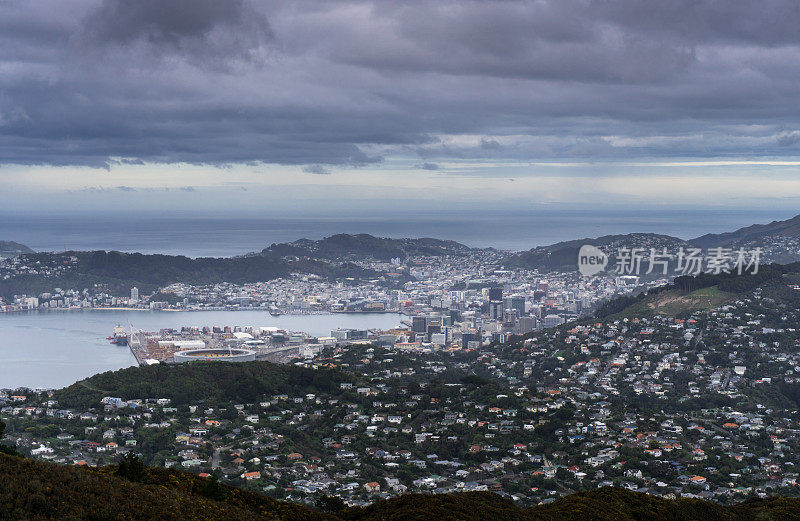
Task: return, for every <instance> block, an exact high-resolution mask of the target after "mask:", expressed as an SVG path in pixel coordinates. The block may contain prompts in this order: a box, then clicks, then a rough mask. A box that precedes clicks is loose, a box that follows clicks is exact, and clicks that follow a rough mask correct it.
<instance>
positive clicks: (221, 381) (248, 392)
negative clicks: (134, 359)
mask: <svg viewBox="0 0 800 521" xmlns="http://www.w3.org/2000/svg"><path fill="white" fill-rule="evenodd" d="M354 381H355V379H354V377H353V376H351V375H349V374H347V373H344V372H342V371H338V370H332V369H318V370H314V369H307V368H304V367H297V366H294V365H286V364H273V363H270V362H249V363H246V364H221V363H217V362H193V363H191V364H180V365H166V364H159V365H150V366H141V367H138V366H137V367H128V368H125V369H119V370H117V371H108V372H105V373H100V374H96V375H94V376H92V377H89V378H87V379H86V380H82V381H81V382H78V383H75V384H72V385H71V386H69V387H66V388H64V389H60V390H58V391H56V392H55V395H54V398H55V399H56V400H58V402H59V404H61V405H64V406H66V407H90V406H96V405H97V404H98V403H99V401H100V399H102V398H103V397H104V396H113V397H118V398H122V399H123V400H131V399H135V398H142V399H146V398H169V399H170V400H172V404H173V405H176V406H177V405H184V404H188V403H196V402H197V401H199V400H204V401H207V402H215V403H230V402H235V403H241V402H253V401H255V400H257V399H258V397H260V396H263V395H265V394H271V395H274V394H290V395H304V394H306V393H323V392H324V393H336V392H339V387H340V385H339V384H340V383H342V382H354Z"/></svg>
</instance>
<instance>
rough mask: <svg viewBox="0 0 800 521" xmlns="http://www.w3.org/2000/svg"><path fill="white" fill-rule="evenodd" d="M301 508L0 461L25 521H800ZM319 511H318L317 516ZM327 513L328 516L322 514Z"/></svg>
mask: <svg viewBox="0 0 800 521" xmlns="http://www.w3.org/2000/svg"><path fill="white" fill-rule="evenodd" d="M320 506H321V507H322V508H323V509H325V511H323V510H322V509H316V508H313V509H312V508H310V507H307V506H301V505H297V504H293V503H287V502H284V501H278V500H275V499H271V498H268V497H266V496H263V495H261V494H259V493H257V492H251V491H247V490H242V489H238V488H235V487H232V486H229V485H225V484H220V483H217V482H215V481H212V480H210V479H208V478H202V477H199V476H196V475H193V474H189V473H185V472H180V471H177V470H172V469H155V468H148V467H141V466H138V465H135V464H130V463H125V464H124V465H122V466H121V467H100V468H83V467H74V466H62V465H56V464H53V463H46V462H40V461H34V460H30V459H23V458H20V457H16V456H7V455H4V454H0V517H2V518H3V519H28V520H66V519H69V520H75V521H78V520H99V519H102V520H109V521H111V520H120V521H122V520H125V521H139V520H142V521H144V520H153V519H158V520H161V521H173V520H174V521H178V520H187V519H193V520H198V521H206V520H208V521H211V520H215V521H225V520H241V519H252V520H298V521H301V520H302V521H315V520H328V521H379V520H380V521H411V520H427V519H436V520H440V521H481V520H516V521H537V520H541V521H568V520H573V519H580V520H587V521H592V520H597V521H612V520H613V521H633V520H637V521H638V520H644V519H646V520H649V521H662V520H664V521H666V520H670V521H681V520H698V521H712V520H726V521H739V520H741V521H751V520H753V519H766V520H772V519H774V520H778V519H781V520H793V519H794V520H797V519H800V499H796V498H777V497H776V498H770V499H764V500H750V501H747V502H744V503H741V504H738V505H735V506H722V505H718V504H715V503H710V502H706V501H702V500H697V499H679V500H667V499H662V498H659V497H655V496H648V495H645V494H640V493H636V492H628V491H624V490H622V489H612V488H601V489H598V490H594V491H590V492H582V493H578V494H573V495H571V496H567V497H565V498H562V499H560V500H558V501H556V502H554V503H552V504H549V505H542V506H536V507H530V508H527V509H522V508H519V507H517V506H515V505H514V504H513V503H512V502H511V501H510V500H508V499H505V498H502V497H500V496H498V495H496V494H493V493H490V492H468V493H462V494H441V495H427V494H426V495H423V494H407V495H403V496H400V497H397V498H393V499H389V500H381V501H378V502H376V503H373V504H372V505H370V506H368V507H352V508H342V505H341V504H340V503H336V502H331V503H328V504H326V503H320ZM326 507H327V508H326ZM331 507H333V508H331Z"/></svg>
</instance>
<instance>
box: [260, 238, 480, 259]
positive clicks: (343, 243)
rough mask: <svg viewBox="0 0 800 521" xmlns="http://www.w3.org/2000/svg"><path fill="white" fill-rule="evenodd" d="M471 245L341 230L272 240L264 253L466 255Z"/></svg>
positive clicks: (329, 256) (392, 256) (320, 256)
mask: <svg viewBox="0 0 800 521" xmlns="http://www.w3.org/2000/svg"><path fill="white" fill-rule="evenodd" d="M469 250H470V248H469V247H468V246H465V245H463V244H460V243H458V242H455V241H446V240H441V239H431V238H421V239H389V238H385V237H374V236H372V235H368V234H366V233H361V234H357V235H351V234H346V233H340V234H337V235H332V236H330V237H325V238H324V239H320V240H317V241H314V240H310V239H300V240H297V241H294V242H290V243H280V244H272V245H271V246H269V247H268V248H264V250H262V251H261V254H262V255H264V256H268V257H286V256H296V257H311V258H317V259H330V260H332V259H344V258H353V259H363V258H372V259H377V260H385V261H388V260H391V259H395V258H400V259H404V258H406V257H409V256H417V255H423V256H442V255H463V254H464V253H466V252H468V251H469Z"/></svg>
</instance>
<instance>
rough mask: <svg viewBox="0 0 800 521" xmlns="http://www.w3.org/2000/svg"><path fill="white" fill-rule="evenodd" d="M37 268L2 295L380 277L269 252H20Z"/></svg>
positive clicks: (2, 283)
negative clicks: (294, 276) (298, 276)
mask: <svg viewBox="0 0 800 521" xmlns="http://www.w3.org/2000/svg"><path fill="white" fill-rule="evenodd" d="M20 261H21V262H23V263H24V264H26V265H30V266H36V267H37V273H28V272H26V273H22V274H18V275H14V276H12V277H10V278H7V279H5V280H0V296H6V297H8V296H10V295H15V294H28V295H36V294H39V293H41V292H45V291H52V289H53V288H54V287H62V288H78V289H80V288H87V287H91V286H92V285H94V284H101V285H104V286H106V287H107V288H108V289H109V290H111V291H112V292H113V294H118V295H124V294H127V293H128V292H129V291H130V288H131V286H137V287H138V288H139V290H140V291H141V292H142V293H143V294H145V293H149V292H152V291H154V290H156V289H157V288H159V287H162V286H166V285H168V284H172V283H176V282H181V283H186V284H196V285H204V284H216V283H220V282H230V283H234V284H243V283H248V282H259V281H266V280H272V279H276V278H279V277H286V276H288V275H289V274H290V273H309V274H314V275H319V276H322V277H330V278H339V277H353V278H378V277H379V276H380V274H379V273H377V272H375V271H372V270H368V269H364V268H361V267H359V266H356V265H354V264H352V263H329V262H324V261H320V260H308V259H303V260H294V261H287V260H283V259H279V258H275V257H272V256H262V255H251V256H244V257H219V258H211V257H201V258H197V259H191V258H189V257H184V256H180V255H158V254H156V255H146V254H142V253H122V252H118V251H108V252H107V251H90V252H61V253H29V254H24V255H22V256H21V257H20Z"/></svg>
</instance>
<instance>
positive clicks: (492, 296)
mask: <svg viewBox="0 0 800 521" xmlns="http://www.w3.org/2000/svg"><path fill="white" fill-rule="evenodd" d="M489 300H490V301H491V300H503V288H489Z"/></svg>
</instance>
